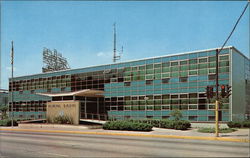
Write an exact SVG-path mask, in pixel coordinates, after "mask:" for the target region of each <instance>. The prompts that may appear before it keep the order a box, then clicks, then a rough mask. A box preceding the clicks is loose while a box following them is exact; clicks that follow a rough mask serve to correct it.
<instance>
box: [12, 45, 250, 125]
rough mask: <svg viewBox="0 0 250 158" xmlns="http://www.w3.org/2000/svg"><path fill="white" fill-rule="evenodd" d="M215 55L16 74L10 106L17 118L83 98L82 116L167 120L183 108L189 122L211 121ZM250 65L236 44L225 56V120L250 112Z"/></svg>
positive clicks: (222, 72) (222, 61)
mask: <svg viewBox="0 0 250 158" xmlns="http://www.w3.org/2000/svg"><path fill="white" fill-rule="evenodd" d="M215 54H216V49H208V50H200V51H193V52H186V53H180V54H174V55H167V56H161V57H153V58H147V59H141V60H134V61H128V62H120V63H115V64H108V65H100V66H91V67H85V68H80V69H71V70H65V71H57V72H47V73H41V74H34V75H28V76H21V77H15V78H14V80H13V82H11V80H10V84H9V89H10V91H11V92H12V91H13V96H14V97H13V102H9V105H10V106H12V105H13V110H14V116H15V117H16V118H34V119H36V118H45V117H46V108H47V103H48V102H53V101H54V102H60V101H69V100H74V101H79V107H80V109H79V115H80V116H79V117H80V118H89V117H90V116H91V114H103V115H105V114H106V115H107V116H108V117H109V118H116V119H147V118H148V119H149V118H150V119H164V118H171V116H170V113H171V111H172V110H174V109H179V110H180V111H181V112H182V114H183V118H182V119H184V120H190V121H192V122H210V121H214V119H215V113H214V107H215V106H214V100H213V99H212V100H208V99H207V98H206V87H207V85H215V66H216V63H215V61H216V57H215ZM83 60H84V59H83ZM249 63H250V61H249V59H248V58H247V57H246V56H244V55H243V54H242V53H241V52H239V51H238V50H237V49H236V48H234V47H232V46H230V47H225V48H224V49H223V50H222V51H221V53H220V55H219V84H220V85H230V86H232V88H231V89H232V95H231V96H230V97H229V98H224V99H222V101H223V103H222V104H221V105H220V111H219V119H220V120H221V121H230V120H238V119H244V118H245V117H246V114H249V113H250V88H249V85H250V72H249V67H250V65H249ZM12 84H13V90H11V87H12ZM214 90H215V88H214ZM219 91H220V89H219ZM48 104H50V103H48ZM69 105H70V104H66V105H64V107H65V106H66V107H70V106H71V105H70V106H69ZM77 106H78V104H77ZM48 107H60V106H59V105H50V106H48ZM92 117H93V115H92Z"/></svg>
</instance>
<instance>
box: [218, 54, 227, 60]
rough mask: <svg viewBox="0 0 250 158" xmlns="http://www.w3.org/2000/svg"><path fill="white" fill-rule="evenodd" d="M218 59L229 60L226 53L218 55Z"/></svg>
mask: <svg viewBox="0 0 250 158" xmlns="http://www.w3.org/2000/svg"><path fill="white" fill-rule="evenodd" d="M219 60H229V56H228V55H223V56H219Z"/></svg>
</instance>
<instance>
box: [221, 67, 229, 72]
mask: <svg viewBox="0 0 250 158" xmlns="http://www.w3.org/2000/svg"><path fill="white" fill-rule="evenodd" d="M219 72H229V67H222V68H219Z"/></svg>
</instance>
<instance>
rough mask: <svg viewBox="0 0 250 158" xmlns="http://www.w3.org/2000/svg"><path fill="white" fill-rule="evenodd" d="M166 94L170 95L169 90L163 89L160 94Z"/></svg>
mask: <svg viewBox="0 0 250 158" xmlns="http://www.w3.org/2000/svg"><path fill="white" fill-rule="evenodd" d="M168 93H170V90H169V89H164V90H162V94H168Z"/></svg>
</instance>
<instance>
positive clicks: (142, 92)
mask: <svg viewBox="0 0 250 158" xmlns="http://www.w3.org/2000/svg"><path fill="white" fill-rule="evenodd" d="M145 94H146V92H145V91H139V92H138V95H145Z"/></svg>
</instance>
